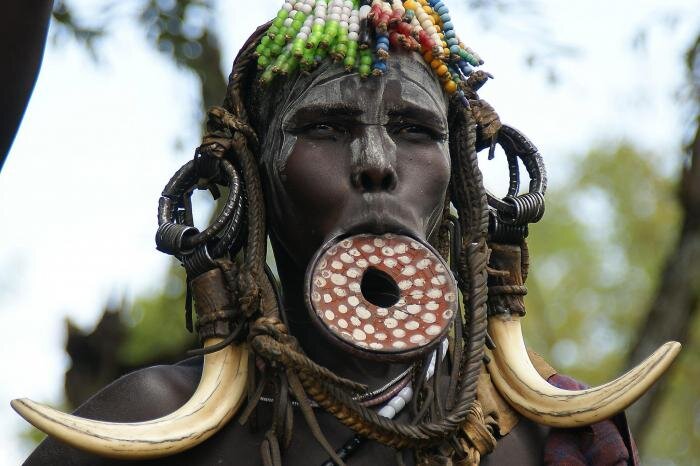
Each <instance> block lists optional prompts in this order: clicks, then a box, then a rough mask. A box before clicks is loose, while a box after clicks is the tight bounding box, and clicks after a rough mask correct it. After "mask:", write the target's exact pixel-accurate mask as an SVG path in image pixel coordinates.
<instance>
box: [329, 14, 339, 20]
mask: <svg viewBox="0 0 700 466" xmlns="http://www.w3.org/2000/svg"><path fill="white" fill-rule="evenodd" d="M328 19H330V20H331V21H340V15H339V14H338V13H331V14H330V15H328Z"/></svg>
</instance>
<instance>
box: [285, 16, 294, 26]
mask: <svg viewBox="0 0 700 466" xmlns="http://www.w3.org/2000/svg"><path fill="white" fill-rule="evenodd" d="M291 25H292V18H287V19H285V20H284V27H289V26H291Z"/></svg>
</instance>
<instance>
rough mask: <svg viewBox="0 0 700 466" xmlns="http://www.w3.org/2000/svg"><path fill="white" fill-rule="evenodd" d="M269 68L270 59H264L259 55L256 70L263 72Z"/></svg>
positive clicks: (263, 56)
mask: <svg viewBox="0 0 700 466" xmlns="http://www.w3.org/2000/svg"><path fill="white" fill-rule="evenodd" d="M268 66H270V58H269V57H266V56H265V55H261V56H259V57H258V68H259V69H261V70H264V69H265V68H267V67H268Z"/></svg>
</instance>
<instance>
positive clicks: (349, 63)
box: [343, 54, 357, 71]
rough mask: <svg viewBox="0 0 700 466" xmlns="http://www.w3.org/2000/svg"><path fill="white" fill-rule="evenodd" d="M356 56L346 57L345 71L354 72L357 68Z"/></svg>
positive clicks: (344, 62)
mask: <svg viewBox="0 0 700 466" xmlns="http://www.w3.org/2000/svg"><path fill="white" fill-rule="evenodd" d="M356 58H357V57H356V56H355V55H350V54H348V55H345V60H344V61H343V64H344V65H345V69H346V70H347V71H352V70H353V69H354V68H355V60H356Z"/></svg>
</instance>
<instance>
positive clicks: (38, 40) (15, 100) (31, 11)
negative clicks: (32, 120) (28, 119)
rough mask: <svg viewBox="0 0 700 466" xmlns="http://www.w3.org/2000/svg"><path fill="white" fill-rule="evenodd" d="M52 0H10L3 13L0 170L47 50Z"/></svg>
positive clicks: (0, 21) (0, 32) (0, 23)
mask: <svg viewBox="0 0 700 466" xmlns="http://www.w3.org/2000/svg"><path fill="white" fill-rule="evenodd" d="M52 5H53V1H52V0H9V1H5V2H3V4H2V15H0V63H2V64H3V69H4V72H3V73H2V74H0V108H1V109H2V111H1V112H0V170H1V169H2V166H3V163H4V162H5V158H6V157H7V153H8V152H9V151H10V146H11V145H12V141H13V139H14V137H15V134H16V132H17V129H18V128H19V123H20V121H22V116H23V115H24V110H25V108H26V107H27V104H28V103H29V96H30V95H31V93H32V89H34V83H35V82H36V78H37V75H38V74H39V65H41V58H42V56H43V54H44V45H45V43H46V33H47V31H48V29H49V18H50V17H51V6H52Z"/></svg>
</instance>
